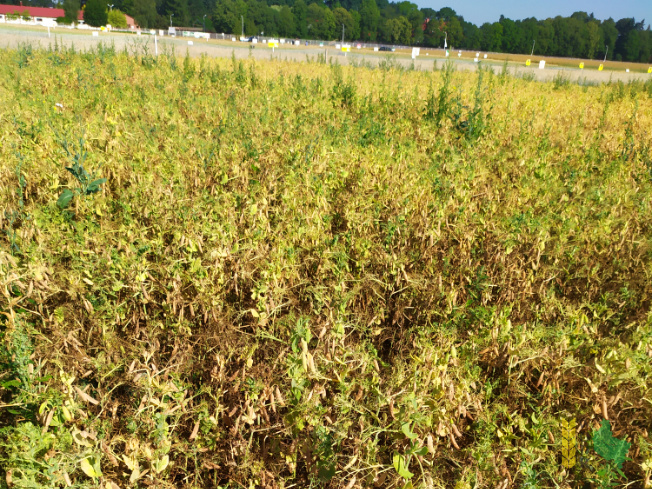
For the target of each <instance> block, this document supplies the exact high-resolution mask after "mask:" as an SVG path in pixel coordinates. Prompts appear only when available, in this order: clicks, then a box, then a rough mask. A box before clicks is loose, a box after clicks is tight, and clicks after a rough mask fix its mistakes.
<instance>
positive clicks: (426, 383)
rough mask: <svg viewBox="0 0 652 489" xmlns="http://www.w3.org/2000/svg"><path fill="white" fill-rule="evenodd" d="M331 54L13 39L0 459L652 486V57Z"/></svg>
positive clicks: (439, 480) (64, 482) (210, 472)
mask: <svg viewBox="0 0 652 489" xmlns="http://www.w3.org/2000/svg"><path fill="white" fill-rule="evenodd" d="M324 61H325V60H324V59H323V58H320V57H316V58H315V59H314V60H313V61H312V62H306V63H296V62H283V61H278V60H276V61H274V60H260V59H253V58H250V59H236V58H235V57H233V58H232V59H228V58H226V59H209V58H206V57H202V58H197V59H192V58H189V57H185V58H184V57H183V56H175V55H174V54H173V53H167V54H164V55H160V56H158V57H155V56H152V55H151V54H147V53H133V52H132V53H123V52H117V51H116V50H115V49H114V48H112V47H107V46H106V45H102V44H99V45H98V46H97V47H96V48H94V49H92V50H89V51H86V52H79V51H78V52H75V51H74V50H73V49H71V48H61V47H60V46H56V45H55V47H53V48H51V49H36V48H32V47H30V46H29V45H23V46H20V47H18V48H16V49H5V50H1V51H0V161H1V162H2V164H1V165H0V230H1V236H0V285H1V287H0V297H1V298H0V487H1V488H37V487H38V488H41V487H47V488H63V487H77V488H95V487H101V488H103V489H104V488H106V489H116V488H128V487H134V488H138V487H139V488H144V487H151V488H230V489H231V488H244V489H250V488H265V489H276V488H279V489H280V488H285V489H289V488H319V487H323V488H345V489H353V488H359V489H362V488H365V489H366V488H397V489H409V488H424V489H425V488H429V489H430V488H451V489H452V488H455V489H472V488H474V489H475V488H496V487H498V488H501V489H507V488H517V487H523V488H551V487H556V488H567V487H587V488H588V487H594V488H608V487H624V486H625V485H627V486H628V487H632V488H644V487H650V485H651V482H650V479H651V476H652V439H651V438H650V437H651V436H652V422H651V420H652V380H651V379H652V377H651V376H652V309H651V306H652V302H651V301H652V200H651V198H652V159H651V158H652V81H648V82H642V81H640V82H631V83H628V84H623V83H622V82H617V83H610V84H603V85H596V86H591V85H586V84H584V85H578V84H576V83H571V82H570V81H569V80H568V79H565V78H563V77H561V76H560V77H557V78H555V80H554V81H552V82H547V83H542V82H537V81H533V80H532V79H528V78H527V77H525V78H523V77H518V76H515V75H513V74H511V73H509V70H507V69H504V70H503V71H500V70H498V69H496V70H495V72H494V71H491V70H490V69H487V68H484V69H480V70H478V71H477V72H475V73H461V72H457V71H455V70H454V68H453V67H452V66H451V65H444V66H442V65H441V64H440V65H439V67H438V69H433V70H428V71H423V70H421V71H420V70H415V69H409V68H405V67H402V66H400V65H396V64H393V63H391V62H389V61H387V62H383V63H381V64H380V65H379V66H378V67H374V68H370V67H365V66H357V67H355V66H346V67H342V66H339V65H338V64H337V63H336V62H335V61H332V62H328V63H326V62H324ZM435 68H437V67H436V66H435Z"/></svg>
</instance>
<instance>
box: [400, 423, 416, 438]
mask: <svg viewBox="0 0 652 489" xmlns="http://www.w3.org/2000/svg"><path fill="white" fill-rule="evenodd" d="M401 431H402V432H403V434H404V435H405V436H406V437H408V438H409V439H410V440H414V439H415V438H416V437H417V435H416V434H415V433H413V432H412V430H411V429H410V423H409V422H408V423H403V424H401Z"/></svg>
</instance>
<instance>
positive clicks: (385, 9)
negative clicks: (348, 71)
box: [10, 0, 652, 62]
mask: <svg viewBox="0 0 652 489" xmlns="http://www.w3.org/2000/svg"><path fill="white" fill-rule="evenodd" d="M10 1H13V2H14V3H19V0H10ZM68 1H70V0H68ZM89 1H90V0H89ZM94 1H95V0H93V2H94ZM97 1H102V2H105V1H106V0H97ZM28 3H30V2H27V1H25V0H23V4H28ZM112 3H113V4H114V6H113V8H114V9H118V10H120V11H122V12H125V13H127V14H129V15H131V16H132V17H134V18H135V19H136V21H137V22H138V23H139V25H141V26H142V27H145V28H165V27H167V26H169V25H174V26H183V27H196V28H202V29H206V30H207V31H212V32H223V33H228V34H236V35H240V34H243V35H245V36H252V35H267V36H279V37H286V38H292V37H298V38H302V39H321V40H336V39H341V38H342V37H344V39H345V40H346V41H365V42H377V43H387V44H401V45H417V46H429V47H443V46H444V41H446V44H447V45H448V46H449V47H451V48H455V49H471V50H480V51H492V52H505V53H514V54H530V53H531V52H532V50H534V54H535V55H539V56H541V55H543V56H564V57H575V58H589V59H592V58H604V57H605V56H606V58H607V59H609V60H616V61H639V62H651V61H652V31H651V30H650V25H649V24H648V25H647V27H646V25H645V21H644V20H642V21H639V22H637V21H636V19H634V18H622V19H620V20H618V21H615V20H613V19H611V18H610V19H607V20H599V19H596V18H595V17H594V16H593V14H588V13H586V12H575V13H574V14H573V15H571V16H570V17H562V16H557V17H554V18H547V19H543V20H537V19H536V18H534V17H530V18H527V19H523V20H512V19H509V18H507V17H504V16H501V17H500V20H498V21H497V22H493V23H491V22H486V23H484V24H482V25H480V26H477V25H475V24H473V23H471V22H467V21H466V20H464V17H463V16H462V15H459V14H458V13H457V12H455V10H453V9H452V8H450V7H444V8H442V9H441V10H435V9H432V8H421V9H420V8H419V7H418V6H417V5H416V4H414V3H412V2H409V1H403V2H389V1H388V0H325V1H314V0H112ZM31 4H33V5H48V4H51V0H32V1H31ZM82 5H83V2H82Z"/></svg>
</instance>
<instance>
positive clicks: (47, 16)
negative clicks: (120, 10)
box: [0, 5, 138, 29]
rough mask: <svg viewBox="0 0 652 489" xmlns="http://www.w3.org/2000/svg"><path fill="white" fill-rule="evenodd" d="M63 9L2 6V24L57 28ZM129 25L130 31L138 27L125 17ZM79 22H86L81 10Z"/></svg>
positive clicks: (62, 15)
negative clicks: (37, 25)
mask: <svg viewBox="0 0 652 489" xmlns="http://www.w3.org/2000/svg"><path fill="white" fill-rule="evenodd" d="M65 15H66V14H65V12H64V11H63V9H62V8H47V7H23V6H22V5H0V22H17V23H30V24H40V25H46V26H47V25H49V26H50V27H55V26H56V25H57V19H58V18H59V17H65ZM125 17H126V18H127V25H128V26H129V28H130V29H135V28H136V27H138V25H137V24H136V21H135V20H134V18H133V17H130V16H129V15H125ZM77 20H78V21H79V22H80V23H83V22H84V11H83V10H80V11H79V13H78V14H77Z"/></svg>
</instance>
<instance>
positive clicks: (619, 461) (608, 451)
mask: <svg viewBox="0 0 652 489" xmlns="http://www.w3.org/2000/svg"><path fill="white" fill-rule="evenodd" d="M630 446H631V444H630V443H629V442H628V441H626V440H620V439H618V438H615V437H614V436H613V434H612V433H611V425H610V424H609V421H607V420H606V419H603V420H602V424H601V425H600V429H598V430H596V431H594V432H593V449H594V450H595V451H596V453H597V454H598V455H600V456H601V457H602V458H604V459H605V460H608V461H610V462H613V464H614V465H615V466H616V467H617V469H618V472H619V473H622V472H621V471H622V468H623V462H625V461H626V460H629V459H628V458H627V452H628V451H629V447H630Z"/></svg>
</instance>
